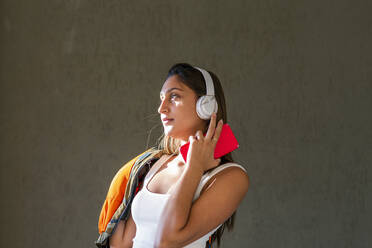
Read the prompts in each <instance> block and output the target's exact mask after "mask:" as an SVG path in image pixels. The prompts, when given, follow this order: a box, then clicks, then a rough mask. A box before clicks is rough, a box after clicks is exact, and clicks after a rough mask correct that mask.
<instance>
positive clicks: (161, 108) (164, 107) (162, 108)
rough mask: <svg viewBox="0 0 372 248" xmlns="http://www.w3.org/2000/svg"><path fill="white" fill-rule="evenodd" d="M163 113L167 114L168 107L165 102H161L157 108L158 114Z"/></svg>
mask: <svg viewBox="0 0 372 248" xmlns="http://www.w3.org/2000/svg"><path fill="white" fill-rule="evenodd" d="M164 112H168V106H167V104H166V100H163V101H161V102H160V106H159V108H158V113H159V114H161V113H164Z"/></svg>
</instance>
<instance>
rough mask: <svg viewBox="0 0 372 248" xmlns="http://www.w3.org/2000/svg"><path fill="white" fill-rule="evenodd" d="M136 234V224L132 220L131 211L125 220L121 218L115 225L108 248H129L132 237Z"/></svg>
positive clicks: (131, 243)
mask: <svg viewBox="0 0 372 248" xmlns="http://www.w3.org/2000/svg"><path fill="white" fill-rule="evenodd" d="M135 235H136V224H135V223H134V221H133V218H132V213H131V212H130V213H129V217H128V219H127V221H126V222H124V221H123V220H121V221H120V222H119V223H118V226H117V227H116V230H115V232H114V234H113V235H112V236H111V237H110V248H131V247H132V246H133V241H132V240H133V238H134V236H135Z"/></svg>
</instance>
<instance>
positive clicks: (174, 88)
mask: <svg viewBox="0 0 372 248" xmlns="http://www.w3.org/2000/svg"><path fill="white" fill-rule="evenodd" d="M172 90H180V91H183V89H180V88H176V87H173V88H170V89H168V90H167V91H166V92H165V94H166V93H168V92H170V91H172ZM163 94H164V93H163V92H160V96H161V95H163Z"/></svg>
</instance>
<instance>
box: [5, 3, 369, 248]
mask: <svg viewBox="0 0 372 248" xmlns="http://www.w3.org/2000/svg"><path fill="white" fill-rule="evenodd" d="M371 7H372V6H371V2H370V1H351V0H350V1H346V0H342V1H271V0H260V1H242V0H240V1H187V3H185V2H180V1H166V0H163V1H141V0H139V1H98V0H92V1H86V0H79V1H78V0H76V1H72V0H69V1H61V0H59V1H57V0H50V1H41V0H38V1H36V0H34V1H12V0H2V1H1V7H0V13H1V26H0V30H1V31H0V32H1V33H0V35H1V36H0V42H1V43H0V49H1V57H0V59H1V60H0V61H1V62H0V66H1V74H0V75H1V84H0V87H1V88H0V97H1V115H0V132H1V139H0V142H1V147H0V148H1V149H0V159H1V160H0V163H1V167H0V168H1V170H0V172H1V175H0V185H1V188H0V190H1V191H0V193H1V198H2V200H1V205H0V207H1V214H0V223H1V224H0V225H1V229H0V231H1V232H0V233H1V234H0V235H1V239H0V247H6V246H7V244H11V247H14V248H18V247H61V248H62V247H94V240H95V239H96V238H97V219H98V215H99V211H100V209H101V205H102V202H103V199H104V197H105V195H106V192H107V189H108V186H109V183H110V181H111V179H112V177H113V175H114V174H115V172H116V171H117V170H118V169H119V168H120V166H121V165H122V164H123V163H125V162H127V161H128V160H129V159H131V158H132V157H134V156H135V155H137V154H139V153H140V152H142V151H144V149H145V148H146V147H147V146H148V145H152V144H154V143H155V141H156V139H157V137H158V136H159V135H160V133H161V131H162V127H161V123H160V121H159V116H158V114H157V112H156V110H157V107H158V101H159V100H158V95H159V91H160V88H161V86H162V83H163V81H164V78H165V75H166V72H167V69H168V68H169V67H170V66H171V65H172V64H173V63H176V62H188V63H191V64H194V65H198V66H200V67H204V68H207V69H209V70H211V71H213V72H215V73H216V74H217V75H218V76H219V77H220V79H221V82H222V84H223V87H224V89H225V94H226V99H227V105H228V114H229V123H230V125H231V126H232V128H233V130H234V131H235V133H236V135H237V138H238V140H239V142H240V148H239V149H238V150H237V151H236V153H235V158H236V159H237V161H238V162H240V163H241V164H243V165H244V166H245V167H246V168H247V170H248V173H249V175H250V178H251V187H250V189H249V192H248V194H247V196H246V198H245V199H244V201H243V203H242V204H241V206H240V207H239V209H238V215H237V220H236V228H235V230H234V231H233V232H232V233H226V234H225V236H224V237H223V242H222V247H226V248H227V247H255V248H260V247H283V248H288V247H301V248H313V247H327V248H328V247H338V248H340V247H358V248H359V247H360V248H362V247H365V248H366V247H371V238H369V237H368V234H370V232H371V229H372V225H371V221H370V220H371V219H372V214H371V200H372V197H371V191H372V184H371V169H370V167H371V160H372V152H371V151H372V149H371V148H372V131H371V126H372V117H371V107H372V87H371V81H372V80H371V79H372V75H371V74H372V56H371V55H372V51H371V47H370V45H371V43H372V31H371V30H372V25H371V21H372V19H371V10H372V8H371ZM152 128H154V129H153V130H152ZM150 130H152V134H151V136H150V138H149V139H148V133H149V131H150Z"/></svg>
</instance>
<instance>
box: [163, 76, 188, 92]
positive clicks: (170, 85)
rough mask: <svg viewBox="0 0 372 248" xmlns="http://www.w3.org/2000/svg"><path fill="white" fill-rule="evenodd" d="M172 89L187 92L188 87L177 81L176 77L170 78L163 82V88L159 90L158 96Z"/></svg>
mask: <svg viewBox="0 0 372 248" xmlns="http://www.w3.org/2000/svg"><path fill="white" fill-rule="evenodd" d="M174 89H178V90H180V91H188V87H187V86H186V85H185V84H184V83H182V82H181V81H180V80H178V78H177V77H176V76H171V77H169V78H168V79H167V80H166V81H165V82H164V84H163V87H162V88H161V90H160V95H163V94H166V93H168V92H169V91H171V90H174Z"/></svg>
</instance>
